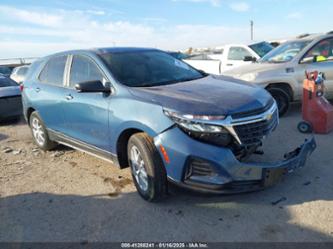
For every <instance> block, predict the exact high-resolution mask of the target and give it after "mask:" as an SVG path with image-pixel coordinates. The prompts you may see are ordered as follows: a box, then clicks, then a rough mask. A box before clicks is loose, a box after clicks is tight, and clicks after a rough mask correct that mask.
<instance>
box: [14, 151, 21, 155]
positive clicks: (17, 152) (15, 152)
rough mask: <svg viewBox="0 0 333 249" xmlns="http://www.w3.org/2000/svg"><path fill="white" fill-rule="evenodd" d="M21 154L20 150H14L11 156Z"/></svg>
mask: <svg viewBox="0 0 333 249" xmlns="http://www.w3.org/2000/svg"><path fill="white" fill-rule="evenodd" d="M21 152H22V150H14V151H13V155H15V156H16V155H19V154H21Z"/></svg>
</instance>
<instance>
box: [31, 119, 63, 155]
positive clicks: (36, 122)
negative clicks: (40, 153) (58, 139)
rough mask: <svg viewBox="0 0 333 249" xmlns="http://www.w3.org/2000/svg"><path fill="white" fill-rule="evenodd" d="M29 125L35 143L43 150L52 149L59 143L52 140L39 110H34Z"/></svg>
mask: <svg viewBox="0 0 333 249" xmlns="http://www.w3.org/2000/svg"><path fill="white" fill-rule="evenodd" d="M29 125H30V129H31V133H32V137H33V140H34V142H35V144H36V145H37V146H38V147H39V148H40V149H42V150H45V151H46V150H51V149H53V148H54V147H56V146H57V144H56V143H55V142H53V141H51V140H50V138H49V135H48V134H47V130H46V127H45V125H44V123H43V121H42V119H41V118H40V116H39V115H38V113H37V112H33V113H32V114H31V115H30V118H29Z"/></svg>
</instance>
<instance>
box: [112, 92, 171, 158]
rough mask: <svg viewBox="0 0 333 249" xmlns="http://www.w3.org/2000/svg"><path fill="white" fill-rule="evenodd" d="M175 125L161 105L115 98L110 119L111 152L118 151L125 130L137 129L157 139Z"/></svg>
mask: <svg viewBox="0 0 333 249" xmlns="http://www.w3.org/2000/svg"><path fill="white" fill-rule="evenodd" d="M119 107H122V108H119ZM173 124H174V123H173V121H171V120H170V119H169V118H168V117H167V116H166V115H165V114H164V113H163V108H162V107H161V106H159V105H156V104H153V103H148V102H143V101H142V100H140V101H138V100H135V99H132V98H119V99H116V98H115V99H113V100H111V104H110V117H109V128H110V134H111V151H113V152H115V151H116V144H117V141H118V139H119V137H120V135H121V134H122V133H123V132H124V131H125V130H128V129H137V130H141V131H143V132H146V133H147V134H148V135H149V136H151V137H155V136H157V135H158V134H159V133H161V132H163V131H164V130H166V129H168V128H169V127H170V126H172V125H173Z"/></svg>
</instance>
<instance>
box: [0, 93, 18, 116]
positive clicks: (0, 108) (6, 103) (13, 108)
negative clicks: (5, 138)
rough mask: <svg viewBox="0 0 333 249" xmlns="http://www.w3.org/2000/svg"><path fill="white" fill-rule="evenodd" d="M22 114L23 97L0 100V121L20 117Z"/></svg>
mask: <svg viewBox="0 0 333 249" xmlns="http://www.w3.org/2000/svg"><path fill="white" fill-rule="evenodd" d="M22 114H23V111H22V101H21V96H13V97H5V98H0V120H5V119H10V118H14V117H18V116H21V115H22Z"/></svg>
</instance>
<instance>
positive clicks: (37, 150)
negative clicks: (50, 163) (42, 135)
mask: <svg viewBox="0 0 333 249" xmlns="http://www.w3.org/2000/svg"><path fill="white" fill-rule="evenodd" d="M31 151H32V152H39V149H38V148H33V149H32V150H31Z"/></svg>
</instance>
